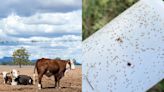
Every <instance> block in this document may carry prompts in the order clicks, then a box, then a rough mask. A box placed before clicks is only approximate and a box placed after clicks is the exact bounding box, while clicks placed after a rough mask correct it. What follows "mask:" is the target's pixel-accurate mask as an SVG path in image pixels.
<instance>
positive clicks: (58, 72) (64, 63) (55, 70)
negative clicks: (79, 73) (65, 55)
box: [0, 58, 75, 89]
mask: <svg viewBox="0 0 164 92" xmlns="http://www.w3.org/2000/svg"><path fill="white" fill-rule="evenodd" d="M72 69H75V65H74V62H73V61H70V60H57V59H48V58H41V59H38V60H37V61H36V64H35V67H34V74H33V78H31V77H30V76H28V75H19V71H17V70H16V69H12V70H11V71H10V72H6V71H3V72H2V73H0V74H1V75H2V76H3V81H4V84H9V85H33V84H35V81H36V79H35V77H36V75H35V70H37V74H38V88H39V89H41V88H42V84H41V80H42V77H43V75H46V76H47V77H50V76H54V80H55V85H54V87H57V88H60V79H61V78H62V77H63V76H64V74H65V72H66V71H67V70H72Z"/></svg>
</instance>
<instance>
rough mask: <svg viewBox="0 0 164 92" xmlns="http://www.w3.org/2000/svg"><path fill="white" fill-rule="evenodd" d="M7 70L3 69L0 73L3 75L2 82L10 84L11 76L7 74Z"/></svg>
mask: <svg viewBox="0 0 164 92" xmlns="http://www.w3.org/2000/svg"><path fill="white" fill-rule="evenodd" d="M9 74H10V73H9V72H6V71H3V72H2V73H0V75H2V76H3V80H4V84H11V82H12V77H11V76H10V75H9Z"/></svg>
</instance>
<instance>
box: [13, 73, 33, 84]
mask: <svg viewBox="0 0 164 92" xmlns="http://www.w3.org/2000/svg"><path fill="white" fill-rule="evenodd" d="M14 81H15V82H17V85H32V84H33V79H32V78H31V77H30V76H27V75H18V77H17V78H15V80H14Z"/></svg>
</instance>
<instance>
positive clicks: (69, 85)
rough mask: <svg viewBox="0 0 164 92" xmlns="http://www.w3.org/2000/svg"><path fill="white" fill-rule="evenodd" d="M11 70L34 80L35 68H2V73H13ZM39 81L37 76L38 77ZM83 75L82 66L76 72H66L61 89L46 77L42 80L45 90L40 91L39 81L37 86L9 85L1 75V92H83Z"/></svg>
mask: <svg viewBox="0 0 164 92" xmlns="http://www.w3.org/2000/svg"><path fill="white" fill-rule="evenodd" d="M11 69H17V70H19V72H20V74H23V75H29V76H31V77H32V78H33V69H34V66H22V68H19V67H18V66H0V72H2V71H11ZM36 79H37V76H36ZM81 80H82V74H81V66H78V67H76V69H75V70H71V71H68V72H66V74H65V76H64V77H63V78H62V79H61V81H60V85H61V88H60V89H57V88H54V78H53V77H50V78H47V77H46V76H44V77H43V79H42V85H43V89H41V90H38V88H37V83H38V82H37V81H36V84H35V85H16V86H12V85H8V84H3V79H2V75H0V92H82V90H81V88H82V87H81V86H82V82H81Z"/></svg>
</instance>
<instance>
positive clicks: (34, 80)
mask: <svg viewBox="0 0 164 92" xmlns="http://www.w3.org/2000/svg"><path fill="white" fill-rule="evenodd" d="M35 69H36V64H35V66H34V74H33V84H35V82H36V79H35V77H36V75H35Z"/></svg>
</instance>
